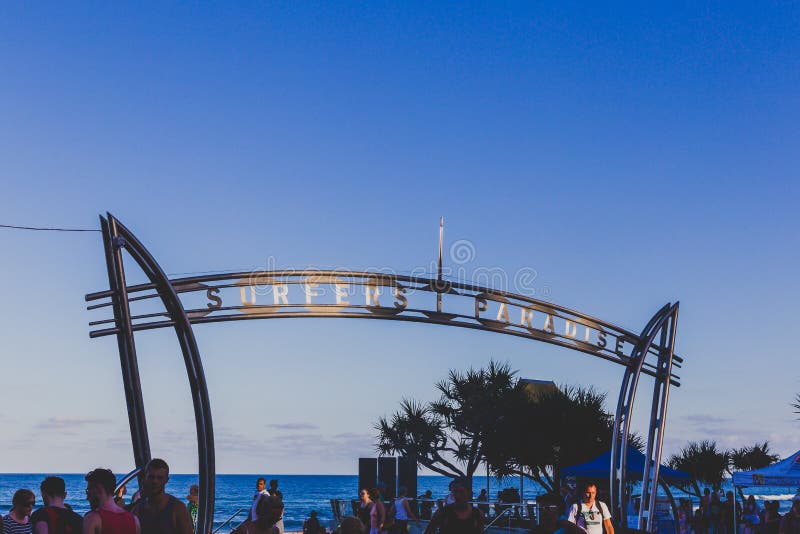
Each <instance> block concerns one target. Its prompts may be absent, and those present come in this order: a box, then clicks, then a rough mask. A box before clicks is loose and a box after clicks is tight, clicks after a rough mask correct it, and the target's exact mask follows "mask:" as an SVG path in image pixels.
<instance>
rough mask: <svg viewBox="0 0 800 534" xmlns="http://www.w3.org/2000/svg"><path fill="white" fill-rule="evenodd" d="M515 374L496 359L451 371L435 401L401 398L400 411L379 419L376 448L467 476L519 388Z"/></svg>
mask: <svg viewBox="0 0 800 534" xmlns="http://www.w3.org/2000/svg"><path fill="white" fill-rule="evenodd" d="M514 375H515V372H514V371H512V370H511V368H510V367H509V366H508V365H506V364H498V363H496V362H494V361H492V362H490V363H489V365H488V367H487V368H485V369H478V370H475V369H470V370H469V371H467V372H466V373H461V372H458V371H453V370H451V371H450V373H449V376H448V378H447V379H445V380H442V381H441V382H439V383H438V384H437V385H436V388H437V389H438V390H439V393H440V394H441V396H440V398H439V400H438V401H435V402H431V403H429V404H423V403H420V402H417V401H413V400H407V399H404V400H403V401H402V402H401V404H400V411H398V412H396V413H394V414H393V415H392V416H391V418H390V419H387V418H385V417H382V418H380V419H379V420H378V423H377V424H376V425H375V429H376V430H377V431H378V436H377V444H376V449H377V450H378V451H379V452H380V453H382V454H392V453H398V454H402V455H405V456H408V457H411V458H416V460H417V462H418V463H419V464H421V465H423V466H425V467H427V468H428V469H430V470H431V471H434V472H435V473H439V474H441V475H445V476H449V477H465V478H467V479H470V480H471V479H472V476H473V474H474V473H475V471H476V470H477V469H478V466H479V465H480V463H481V461H482V460H483V458H484V452H483V448H484V440H485V438H486V436H487V435H488V434H490V433H491V432H492V429H493V427H494V425H495V423H496V421H497V416H498V413H502V412H503V411H504V410H505V406H507V405H508V403H509V402H510V401H509V396H510V395H512V394H514V391H515V390H516V388H517V379H516V378H515V376H514Z"/></svg>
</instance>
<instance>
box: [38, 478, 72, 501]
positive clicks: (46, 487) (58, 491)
mask: <svg viewBox="0 0 800 534" xmlns="http://www.w3.org/2000/svg"><path fill="white" fill-rule="evenodd" d="M39 489H40V490H42V493H44V494H45V495H50V496H51V497H64V496H65V495H66V494H67V486H66V484H64V479H63V478H61V477H45V479H44V480H42V484H41V485H40V486H39Z"/></svg>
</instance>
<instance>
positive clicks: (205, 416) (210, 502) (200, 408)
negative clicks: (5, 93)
mask: <svg viewBox="0 0 800 534" xmlns="http://www.w3.org/2000/svg"><path fill="white" fill-rule="evenodd" d="M107 215H108V218H107V219H106V218H104V217H102V216H101V217H100V225H101V228H102V232H103V242H104V245H105V251H106V262H107V265H108V278H109V284H110V287H111V288H112V290H113V291H114V294H113V295H112V303H113V308H114V317H115V322H116V324H117V328H118V331H117V343H118V345H119V352H120V362H121V365H122V370H123V381H124V383H125V398H126V401H127V404H128V419H129V423H130V427H131V438H132V442H133V450H134V461H135V462H136V467H137V468H138V469H140V470H141V469H142V468H143V467H144V466H145V465H146V464H147V462H148V461H149V460H150V441H149V439H148V436H147V423H146V420H145V416H144V402H143V400H142V394H141V386H140V382H139V370H138V364H137V361H136V345H135V343H134V339H133V331H134V328H133V327H132V324H131V315H130V303H129V299H128V292H127V288H126V286H125V269H124V266H123V258H122V249H123V248H124V249H125V250H127V251H128V254H130V256H131V257H132V258H133V259H134V261H136V263H137V264H138V265H139V267H140V268H141V270H142V271H143V272H144V274H145V276H147V278H148V279H149V280H150V283H151V284H152V286H153V289H154V290H155V292H156V295H157V296H158V298H159V299H160V300H161V302H163V304H164V307H165V309H166V312H165V313H166V314H168V315H169V317H170V318H171V323H172V324H171V326H173V327H174V328H175V334H176V336H177V337H178V343H179V344H180V347H181V352H182V353H183V360H184V363H185V365H186V374H187V375H188V378H189V386H190V388H191V392H192V403H193V404H194V414H195V427H196V430H197V446H198V464H199V465H198V475H199V486H200V500H199V502H198V510H197V532H203V533H205V534H210V533H211V528H212V526H213V522H214V491H215V483H216V481H215V464H214V429H213V425H212V422H211V404H210V402H209V396H208V387H207V385H206V379H205V374H204V373H203V363H202V361H201V360H200V351H199V350H198V348H197V341H196V340H195V337H194V332H193V331H192V326H191V324H190V323H189V319H188V317H187V316H186V313H185V312H184V309H183V304H182V303H181V301H180V299H179V298H178V294H177V293H176V292H175V288H174V287H173V286H172V284H171V283H170V281H169V278H167V276H166V274H164V271H162V270H161V267H160V266H159V265H158V263H157V262H156V261H155V259H154V258H153V256H151V255H150V253H149V252H148V251H147V249H146V248H145V247H144V246H143V245H142V244H141V243H140V242H139V240H138V239H136V237H135V236H134V235H133V234H132V233H131V232H130V231H129V230H128V229H127V228H125V226H123V225H122V224H121V223H120V222H119V221H118V220H117V219H116V218H115V217H114V216H113V215H111V214H110V213H109V214H107ZM140 476H141V475H140Z"/></svg>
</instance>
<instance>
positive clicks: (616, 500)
mask: <svg viewBox="0 0 800 534" xmlns="http://www.w3.org/2000/svg"><path fill="white" fill-rule="evenodd" d="M677 307H678V305H677V304H675V305H670V304H666V305H664V306H663V307H662V308H661V309H660V310H659V311H658V312H657V313H656V314H655V315H653V317H652V318H651V319H650V321H649V322H648V323H647V325H646V326H645V327H644V329H643V330H642V333H641V335H640V336H639V338H638V342H637V343H636V346H635V347H634V349H633V352H632V354H631V357H630V363H629V365H628V366H627V367H626V369H625V374H624V376H623V378H622V384H621V386H620V392H619V399H618V401H617V413H616V417H615V418H614V430H613V436H612V438H611V468H610V488H609V490H610V494H611V495H610V496H611V504H612V506H613V507H614V510H613V514H614V516H615V517H618V518H624V517H627V514H626V511H627V503H628V498H629V496H628V494H627V493H628V492H627V488H626V482H627V450H628V436H629V434H630V422H631V416H632V414H633V405H634V401H635V399H636V390H637V387H638V385H639V377H640V376H641V373H642V367H643V366H644V363H645V359H646V358H647V355H648V353H649V352H650V350H651V348H652V347H653V342H654V340H655V336H656V335H657V334H658V333H659V332H663V330H664V329H665V328H666V322H667V321H668V320H669V319H670V318H671V317H672V316H673V315H675V316H676V317H677V313H676V312H677ZM662 339H663V336H662ZM662 346H663V345H662ZM669 353H670V358H669V361H670V363H669V368H670V370H671V369H672V367H671V365H672V364H671V362H672V356H671V355H672V354H673V350H672V349H669ZM661 359H662V358H661V356H659V365H658V366H657V372H656V373H655V374H656V377H657V378H656V386H655V390H656V391H657V390H658V389H659V381H658V380H659V379H658V376H660V374H661V373H660V371H661V369H660V367H661V365H662V364H661ZM668 377H669V375H667V379H668ZM659 395H660V394H659ZM659 398H660V397H659ZM654 402H655V401H654ZM664 402H666V401H664ZM658 405H659V406H660V403H658ZM664 411H666V404H664ZM651 416H652V414H651ZM651 424H652V421H651ZM662 424H663V422H662ZM651 430H652V429H651ZM662 430H663V429H662ZM661 434H663V432H661V433H659V436H660V435H661ZM648 437H649V439H653V438H654V435H653V432H652V431H651V432H650V434H649V436H648ZM652 450H653V448H652V444H651V443H650V442H648V451H649V454H650V455H652ZM657 450H658V459H659V461H660V458H661V446H660V445H658V447H657ZM646 467H647V466H646ZM645 471H646V472H645V473H644V474H643V492H642V499H643V502H642V505H641V506H640V509H639V526H640V527H641V526H642V522H643V514H644V510H645V508H644V505H645V503H644V500H645V493H644V490H645V489H647V487H648V484H649V480H650V473H649V470H648V469H646V470H645ZM657 477H658V472H657V471H656V472H655V476H654V477H652V478H653V481H654V483H655V484H657V483H658V478H657ZM648 503H649V500H648Z"/></svg>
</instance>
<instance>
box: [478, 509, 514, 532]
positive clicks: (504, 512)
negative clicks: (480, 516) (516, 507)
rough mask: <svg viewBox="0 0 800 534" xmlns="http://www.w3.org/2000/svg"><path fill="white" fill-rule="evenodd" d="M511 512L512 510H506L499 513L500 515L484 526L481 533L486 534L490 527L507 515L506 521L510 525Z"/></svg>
mask: <svg viewBox="0 0 800 534" xmlns="http://www.w3.org/2000/svg"><path fill="white" fill-rule="evenodd" d="M512 510H513V508H508V509H506V510H503V511H502V512H500V514H498V515H497V516H495V518H494V519H492V520H491V521H490V522H488V523H486V526H485V527H483V531H484V532H486V531H487V530H489V528H491V526H492V525H494V524H495V523H497V522H498V521H499V520H500V519H502V518H503V516H504V515H508V521H509V525H510V524H511V511H512Z"/></svg>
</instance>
